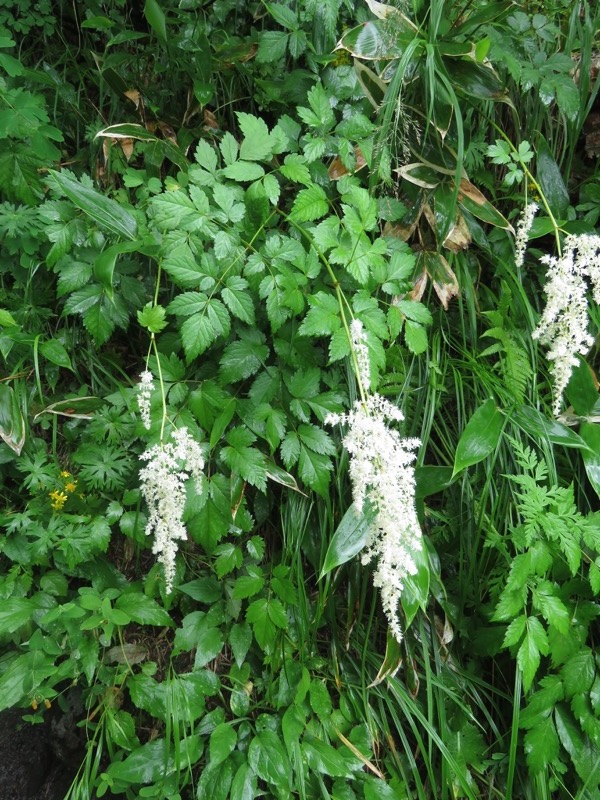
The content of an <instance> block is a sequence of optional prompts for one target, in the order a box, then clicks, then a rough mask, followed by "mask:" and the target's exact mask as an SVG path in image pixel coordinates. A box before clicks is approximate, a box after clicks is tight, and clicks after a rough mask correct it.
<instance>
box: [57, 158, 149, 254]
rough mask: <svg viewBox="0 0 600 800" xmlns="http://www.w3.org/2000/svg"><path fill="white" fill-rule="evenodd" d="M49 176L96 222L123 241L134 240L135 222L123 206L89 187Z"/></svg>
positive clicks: (62, 176) (67, 179) (63, 178)
mask: <svg viewBox="0 0 600 800" xmlns="http://www.w3.org/2000/svg"><path fill="white" fill-rule="evenodd" d="M50 175H51V176H52V178H53V179H54V181H55V183H56V184H57V185H58V187H59V188H60V189H61V191H62V192H63V194H64V195H65V196H66V197H68V199H69V200H70V201H71V202H72V203H73V205H75V206H77V208H79V209H81V210H82V211H83V212H84V213H85V214H87V215H88V216H89V217H91V218H92V219H93V220H95V221H96V222H99V223H100V224H101V225H104V226H105V227H106V228H108V229H109V230H110V231H112V233H115V234H116V235H117V236H122V237H123V238H124V239H135V237H136V234H137V222H136V220H135V218H134V217H133V216H132V215H131V214H130V213H129V212H128V211H126V210H125V209H124V208H123V206H121V205H120V204H119V203H117V202H116V200H111V199H110V197H105V196H104V195H103V194H100V192H97V191H96V190H95V189H92V188H91V187H89V186H84V185H83V184H82V183H79V181H74V180H73V179H72V178H68V177H67V176H66V175H63V174H62V173H61V172H55V171H54V170H50Z"/></svg>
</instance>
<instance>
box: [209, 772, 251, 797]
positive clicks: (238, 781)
mask: <svg viewBox="0 0 600 800" xmlns="http://www.w3.org/2000/svg"><path fill="white" fill-rule="evenodd" d="M256 796H257V794H256V775H255V774H254V772H253V771H252V770H251V769H250V767H249V766H248V764H242V765H241V766H240V767H239V769H238V771H237V772H236V773H235V778H234V779H233V783H232V784H231V794H230V795H229V800H254V798H255V797H256ZM211 800H212V799H211Z"/></svg>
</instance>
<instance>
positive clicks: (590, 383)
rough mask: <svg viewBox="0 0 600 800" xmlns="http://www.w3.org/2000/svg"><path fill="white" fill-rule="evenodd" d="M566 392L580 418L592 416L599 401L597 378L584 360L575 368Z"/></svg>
mask: <svg viewBox="0 0 600 800" xmlns="http://www.w3.org/2000/svg"><path fill="white" fill-rule="evenodd" d="M565 392H566V395H567V397H568V398H569V402H570V403H571V405H572V406H573V410H574V411H575V413H576V414H578V415H579V416H587V415H590V414H592V412H593V408H594V406H595V405H596V402H597V400H598V389H597V388H596V384H595V376H594V374H593V372H592V370H591V369H590V367H589V365H588V364H587V363H586V362H585V361H584V360H583V358H581V359H580V360H579V363H578V364H577V366H576V367H573V371H572V373H571V378H570V380H569V383H568V386H567V388H566V390H565Z"/></svg>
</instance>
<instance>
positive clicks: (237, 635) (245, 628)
mask: <svg viewBox="0 0 600 800" xmlns="http://www.w3.org/2000/svg"><path fill="white" fill-rule="evenodd" d="M229 644H230V646H231V649H232V651H233V657H234V658H235V663H236V664H237V665H238V667H241V666H242V664H243V663H244V659H245V658H246V655H247V654H248V650H249V649H250V645H251V644H252V631H251V629H250V625H248V623H247V622H236V623H235V625H234V626H233V627H232V628H231V631H230V633H229Z"/></svg>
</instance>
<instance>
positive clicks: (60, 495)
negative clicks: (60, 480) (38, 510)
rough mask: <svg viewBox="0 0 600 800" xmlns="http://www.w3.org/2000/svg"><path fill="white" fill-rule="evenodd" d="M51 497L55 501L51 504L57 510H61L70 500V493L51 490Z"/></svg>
mask: <svg viewBox="0 0 600 800" xmlns="http://www.w3.org/2000/svg"><path fill="white" fill-rule="evenodd" d="M50 497H51V498H52V500H53V501H54V502H53V503H51V504H50V505H51V506H52V508H53V509H54V510H55V511H60V510H61V509H62V507H63V506H64V504H65V503H66V502H67V500H68V495H66V494H65V493H64V492H59V491H57V490H56V489H55V490H54V491H53V492H50Z"/></svg>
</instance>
